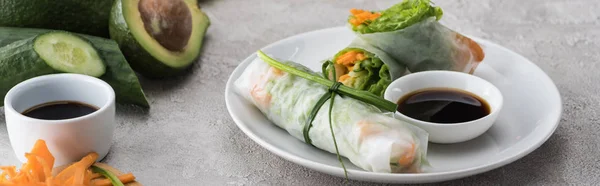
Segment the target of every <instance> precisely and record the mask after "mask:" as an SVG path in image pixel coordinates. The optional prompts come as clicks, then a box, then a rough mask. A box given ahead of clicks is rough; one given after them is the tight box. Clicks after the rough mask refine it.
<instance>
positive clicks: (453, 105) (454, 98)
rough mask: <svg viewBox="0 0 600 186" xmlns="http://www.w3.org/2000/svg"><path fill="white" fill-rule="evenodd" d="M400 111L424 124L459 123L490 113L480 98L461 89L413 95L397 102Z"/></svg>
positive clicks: (430, 91) (429, 90) (437, 89)
mask: <svg viewBox="0 0 600 186" xmlns="http://www.w3.org/2000/svg"><path fill="white" fill-rule="evenodd" d="M398 112H400V113H402V114H404V115H406V116H408V117H410V118H413V119H417V120H421V121H426V122H433V123H446V124H448V123H460V122H468V121H473V120H477V119H479V118H483V117H485V116H487V115H488V114H490V106H489V105H488V103H487V102H485V100H483V99H481V98H480V97H478V96H476V95H474V94H472V93H469V92H466V91H463V90H458V89H449V88H435V89H424V90H417V91H415V92H412V93H410V94H408V95H406V96H404V97H402V98H400V99H399V100H398Z"/></svg>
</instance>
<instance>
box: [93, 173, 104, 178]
mask: <svg viewBox="0 0 600 186" xmlns="http://www.w3.org/2000/svg"><path fill="white" fill-rule="evenodd" d="M101 177H102V174H100V173H92V176H91V178H92V179H96V178H101Z"/></svg>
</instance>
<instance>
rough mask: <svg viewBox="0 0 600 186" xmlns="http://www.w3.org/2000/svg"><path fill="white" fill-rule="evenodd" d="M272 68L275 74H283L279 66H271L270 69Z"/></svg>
mask: <svg viewBox="0 0 600 186" xmlns="http://www.w3.org/2000/svg"><path fill="white" fill-rule="evenodd" d="M270 70H271V71H273V74H275V75H276V76H282V75H283V71H281V70H280V69H278V68H275V67H271V69H270Z"/></svg>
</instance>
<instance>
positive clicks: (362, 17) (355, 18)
mask: <svg viewBox="0 0 600 186" xmlns="http://www.w3.org/2000/svg"><path fill="white" fill-rule="evenodd" d="M350 13H351V14H352V18H351V19H350V24H352V25H354V26H359V25H361V24H363V23H365V22H366V21H373V20H375V19H377V18H379V17H380V16H381V13H379V12H376V13H372V12H369V11H365V10H360V9H354V8H353V9H350Z"/></svg>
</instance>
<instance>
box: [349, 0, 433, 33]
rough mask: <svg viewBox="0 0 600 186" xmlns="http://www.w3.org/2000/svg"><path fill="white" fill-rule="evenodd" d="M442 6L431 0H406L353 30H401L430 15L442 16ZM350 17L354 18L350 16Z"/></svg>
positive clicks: (360, 31) (368, 31)
mask: <svg viewBox="0 0 600 186" xmlns="http://www.w3.org/2000/svg"><path fill="white" fill-rule="evenodd" d="M443 14H444V13H443V11H442V9H441V8H440V7H434V6H432V3H431V1H430V0H404V1H402V2H401V3H398V4H396V5H394V6H392V7H390V8H388V9H386V10H384V11H382V12H381V16H380V17H378V18H377V19H375V20H373V21H369V22H365V23H363V24H361V25H358V26H353V28H352V29H353V30H354V31H356V32H358V33H361V34H367V33H376V32H391V31H396V30H400V29H403V28H406V27H409V26H411V25H414V24H415V23H418V22H421V21H423V20H425V19H428V18H430V17H435V18H436V19H437V20H439V19H440V18H442V15H443ZM349 19H352V16H350V18H349Z"/></svg>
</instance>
